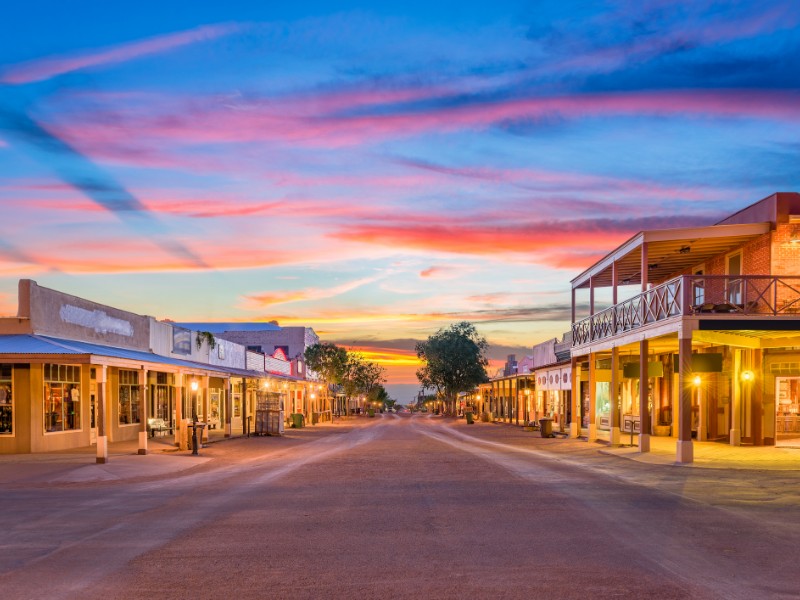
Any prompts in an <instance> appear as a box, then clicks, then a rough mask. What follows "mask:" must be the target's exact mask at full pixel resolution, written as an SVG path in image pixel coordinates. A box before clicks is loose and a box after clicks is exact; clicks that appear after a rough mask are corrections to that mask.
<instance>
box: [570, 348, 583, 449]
mask: <svg viewBox="0 0 800 600" xmlns="http://www.w3.org/2000/svg"><path fill="white" fill-rule="evenodd" d="M570 366H571V371H570V379H571V381H570V387H571V388H572V394H571V397H570V402H571V407H570V413H571V414H572V419H571V420H570V423H569V437H571V438H576V437H578V436H579V435H580V434H581V410H580V406H581V401H580V389H581V377H580V375H581V367H580V363H579V362H578V359H577V358H573V359H572V361H571V362H570Z"/></svg>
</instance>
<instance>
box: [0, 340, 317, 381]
mask: <svg viewBox="0 0 800 600" xmlns="http://www.w3.org/2000/svg"><path fill="white" fill-rule="evenodd" d="M4 354H6V355H8V354H14V355H19V354H44V355H70V356H75V355H87V354H90V355H94V356H104V357H108V358H120V359H125V360H132V361H136V362H146V363H151V364H161V365H171V366H175V367H183V368H185V369H191V370H193V371H198V370H202V371H209V372H214V373H220V374H223V375H236V376H238V377H247V378H255V379H260V378H264V377H277V378H279V379H283V380H290V381H303V380H301V379H299V378H297V377H292V376H287V375H278V374H274V373H264V372H260V371H250V370H248V369H237V368H234V367H227V366H223V365H210V364H206V363H199V362H194V361H190V360H181V359H178V358H172V357H171V356H161V355H159V354H154V353H152V352H143V351H141V350H131V349H129V348H119V347H117V346H104V345H102V344H92V343H90V342H79V341H75V340H66V339H62V338H54V337H49V336H44V335H35V334H33V335H31V334H19V335H0V357H2V355H4Z"/></svg>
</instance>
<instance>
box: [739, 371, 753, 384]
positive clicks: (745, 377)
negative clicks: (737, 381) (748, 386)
mask: <svg viewBox="0 0 800 600" xmlns="http://www.w3.org/2000/svg"><path fill="white" fill-rule="evenodd" d="M755 378H756V376H755V374H754V373H753V372H752V371H742V381H744V382H745V383H749V382H750V381H753V379H755Z"/></svg>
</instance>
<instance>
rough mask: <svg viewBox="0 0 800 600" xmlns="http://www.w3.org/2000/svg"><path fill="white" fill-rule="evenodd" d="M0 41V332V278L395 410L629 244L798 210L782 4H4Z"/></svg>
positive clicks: (503, 348)
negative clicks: (148, 320) (187, 331)
mask: <svg viewBox="0 0 800 600" xmlns="http://www.w3.org/2000/svg"><path fill="white" fill-rule="evenodd" d="M4 17H5V18H4V22H3V24H2V25H0V31H2V35H0V314H5V315H14V314H16V290H17V281H18V280H19V279H20V278H32V279H35V280H36V281H37V282H38V283H39V284H40V285H44V286H47V287H52V288H55V289H58V290H61V291H65V292H68V293H72V294H76V295H78V296H82V297H85V298H89V299H92V300H95V301H98V302H102V303H106V304H109V305H112V306H116V307H119V308H124V309H127V310H131V311H134V312H138V313H142V314H149V315H153V316H155V317H158V318H171V319H174V320H178V321H229V320H242V321H257V320H267V321H269V320H277V321H278V322H279V323H280V324H282V325H306V326H310V327H313V328H314V329H315V331H317V333H319V334H320V336H321V337H322V339H323V340H326V341H332V342H335V343H339V344H344V345H348V346H349V347H353V348H357V349H360V350H361V351H362V352H364V353H365V355H366V356H367V358H369V359H373V360H377V361H379V362H380V363H381V364H383V365H384V366H385V367H386V368H387V374H388V385H387V388H388V389H389V391H390V394H392V395H394V396H395V397H397V398H398V399H400V400H401V401H403V400H407V399H408V398H407V396H408V397H410V396H411V395H412V394H413V392H414V390H415V389H416V388H417V387H418V386H417V385H416V379H415V376H414V372H415V370H416V368H417V367H418V365H417V363H416V359H415V355H414V351H413V349H414V344H415V342H416V341H418V340H424V339H425V338H427V336H429V335H430V334H432V333H434V332H435V331H436V330H437V329H439V328H440V327H445V326H447V325H449V324H450V323H453V322H456V321H461V320H468V321H471V322H473V323H475V324H476V326H477V328H478V330H479V331H480V333H481V334H482V335H484V336H485V337H486V338H487V340H488V341H489V343H490V344H491V351H490V356H491V358H492V365H491V368H492V369H495V368H496V367H497V366H499V364H500V363H501V362H502V359H504V357H505V356H506V355H507V354H510V353H516V354H517V356H518V358H519V357H521V356H524V355H525V354H530V352H531V347H532V346H533V345H535V344H537V343H540V342H543V341H546V340H548V339H551V338H553V337H560V336H561V335H562V334H563V332H565V331H567V330H568V329H569V318H570V284H569V282H570V280H571V279H572V278H573V277H575V276H576V275H578V274H579V273H580V272H581V271H583V270H584V269H586V268H587V267H589V266H590V265H591V264H592V263H593V262H594V261H596V260H597V259H599V258H601V257H602V256H604V255H605V254H606V253H607V252H609V251H610V250H612V249H614V248H615V247H616V246H618V245H619V244H621V243H622V242H623V241H625V240H626V239H627V238H628V237H630V236H631V235H633V234H635V233H637V232H638V231H641V230H643V229H652V228H667V227H683V226H693V225H706V224H711V223H714V222H716V221H717V220H719V219H720V218H722V217H724V216H725V215H727V214H730V213H732V212H735V211H736V210H738V209H740V208H742V207H744V206H747V205H749V204H751V203H753V202H755V201H757V200H759V199H761V198H763V197H765V196H767V195H769V194H771V193H773V192H775V191H797V190H800V160H799V159H798V156H800V142H798V140H800V125H799V124H798V121H800V83H798V82H799V81H800V80H799V79H798V77H797V74H798V73H800V27H798V25H800V3H798V2H796V1H794V0H791V1H790V0H787V1H780V0H779V1H764V0H760V1H727V2H714V1H705V0H692V1H690V2H681V1H675V0H653V1H646V0H645V1H641V0H637V1H633V0H619V1H608V2H588V1H577V0H573V1H570V0H558V1H549V0H547V1H540V2H514V1H505V0H495V1H493V2H465V1H459V2H451V1H443V2H424V3H423V2H414V1H406V2H402V3H395V2H381V3H375V4H364V3H351V2H336V3H331V2H315V1H306V2H302V3H287V2H280V3H279V2H258V3H255V2H238V1H237V0H228V1H227V2H224V3H222V2H208V1H193V2H168V1H164V0H161V1H159V2H152V1H149V0H142V1H140V2H137V3H135V4H129V5H127V6H126V5H123V4H122V3H116V2H105V1H104V2H81V1H77V0H76V2H52V3H48V2H37V3H22V2H17V3H14V4H13V5H12V6H9V7H5V9H4Z"/></svg>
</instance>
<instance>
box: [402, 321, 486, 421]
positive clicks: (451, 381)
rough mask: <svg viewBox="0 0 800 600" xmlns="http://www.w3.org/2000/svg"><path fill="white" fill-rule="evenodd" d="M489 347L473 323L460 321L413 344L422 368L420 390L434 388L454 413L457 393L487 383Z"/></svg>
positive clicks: (448, 408)
mask: <svg viewBox="0 0 800 600" xmlns="http://www.w3.org/2000/svg"><path fill="white" fill-rule="evenodd" d="M488 347H489V344H488V342H487V341H486V339H485V338H484V337H482V336H481V335H479V334H478V331H477V329H475V326H474V325H473V324H472V323H469V322H467V321H462V322H460V323H454V324H453V325H450V326H449V327H447V328H443V329H440V330H439V331H437V332H436V333H434V334H433V335H432V336H430V337H429V338H428V339H427V340H426V341H424V342H418V343H417V345H416V351H417V358H419V359H420V360H422V361H423V362H424V363H425V364H424V366H423V367H422V368H421V369H419V370H417V379H418V380H419V382H420V385H421V386H422V387H423V388H433V389H435V390H436V394H437V396H438V397H440V398H441V399H442V400H443V401H444V402H445V405H446V406H447V411H448V412H450V413H451V414H453V413H455V403H456V398H457V396H458V393H459V392H467V391H469V390H472V389H474V388H475V386H477V385H478V384H479V383H485V382H486V381H488V380H489V378H488V377H487V375H486V365H488V364H489V361H488V360H487V358H486V350H487V349H488Z"/></svg>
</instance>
